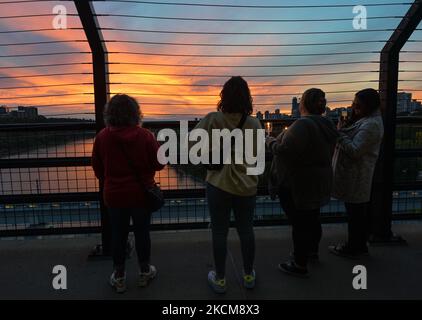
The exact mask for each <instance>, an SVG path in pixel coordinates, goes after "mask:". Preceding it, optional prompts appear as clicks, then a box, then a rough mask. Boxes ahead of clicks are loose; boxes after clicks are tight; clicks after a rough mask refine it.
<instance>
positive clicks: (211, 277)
mask: <svg viewBox="0 0 422 320" xmlns="http://www.w3.org/2000/svg"><path fill="white" fill-rule="evenodd" d="M208 284H209V285H210V287H211V289H212V290H213V291H214V292H215V293H225V292H226V290H227V286H226V279H225V278H224V279H218V278H217V273H216V272H215V271H214V270H212V271H210V272H208Z"/></svg>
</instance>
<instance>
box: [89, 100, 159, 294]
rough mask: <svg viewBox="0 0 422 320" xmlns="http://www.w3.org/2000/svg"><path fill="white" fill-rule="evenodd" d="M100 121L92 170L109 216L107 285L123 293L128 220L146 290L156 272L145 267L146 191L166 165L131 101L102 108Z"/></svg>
mask: <svg viewBox="0 0 422 320" xmlns="http://www.w3.org/2000/svg"><path fill="white" fill-rule="evenodd" d="M104 119H105V122H106V128H104V129H103V130H101V132H99V133H98V134H97V136H96V138H95V142H94V148H93V152H92V166H93V168H94V172H95V175H96V177H97V178H98V179H99V180H100V181H102V182H103V183H104V192H103V197H104V202H105V204H106V206H107V208H108V211H109V214H110V216H111V225H112V255H113V263H114V272H113V273H112V275H111V277H110V284H111V285H112V286H113V287H114V288H115V289H116V291H117V292H124V291H125V290H126V273H125V259H126V243H127V239H128V234H129V225H130V218H132V221H133V225H134V234H135V246H136V251H137V255H138V261H139V268H140V272H139V283H138V285H139V286H146V285H148V282H149V281H150V280H151V279H153V278H154V277H155V275H156V273H157V270H156V268H155V267H154V266H153V265H151V264H150V263H149V262H150V255H151V240H150V236H149V229H150V222H151V212H149V210H147V209H146V207H147V206H146V196H145V188H148V187H150V186H152V185H153V184H154V183H155V182H154V175H155V172H156V171H159V170H161V169H163V168H164V166H163V165H161V164H160V163H159V162H158V160H157V150H158V148H159V144H158V142H157V140H156V139H155V137H154V135H153V134H152V133H151V132H150V131H149V130H147V129H144V128H142V127H141V126H140V123H141V119H142V114H141V110H140V107H139V104H138V103H137V101H136V100H135V99H134V98H132V97H130V96H127V95H123V94H119V95H115V96H114V97H113V98H111V100H110V102H109V103H108V104H107V105H106V107H105V112H104ZM134 170H136V171H137V172H136V173H135V172H134ZM137 177H139V180H140V181H139V180H138V178H137Z"/></svg>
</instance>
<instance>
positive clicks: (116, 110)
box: [104, 94, 142, 127]
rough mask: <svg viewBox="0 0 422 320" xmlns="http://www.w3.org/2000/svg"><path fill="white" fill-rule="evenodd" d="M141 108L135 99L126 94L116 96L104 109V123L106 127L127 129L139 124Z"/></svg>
mask: <svg viewBox="0 0 422 320" xmlns="http://www.w3.org/2000/svg"><path fill="white" fill-rule="evenodd" d="M141 120H142V113H141V108H140V107H139V104H138V102H137V101H136V99H134V98H132V97H131V96H128V95H126V94H116V95H115V96H113V97H112V98H111V99H110V101H109V102H108V103H107V104H106V106H105V108H104V121H105V123H106V125H107V126H113V127H129V126H135V125H138V124H140V122H141Z"/></svg>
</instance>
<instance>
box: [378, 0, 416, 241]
mask: <svg viewBox="0 0 422 320" xmlns="http://www.w3.org/2000/svg"><path fill="white" fill-rule="evenodd" d="M421 18H422V0H416V1H415V2H414V3H413V4H412V6H411V7H410V9H409V11H408V12H407V13H406V15H405V16H404V17H403V19H402V21H401V22H400V24H399V25H398V27H397V28H396V30H395V31H394V33H393V34H392V35H391V37H390V39H389V40H388V42H387V43H386V44H385V46H384V48H383V49H382V51H381V58H380V78H379V79H380V81H379V92H380V96H381V108H382V111H383V120H384V142H383V147H382V150H381V155H380V161H379V163H378V168H377V170H376V173H375V176H374V188H373V197H372V210H371V213H372V223H371V229H372V230H371V233H372V238H371V240H372V242H386V243H389V242H397V241H402V239H401V238H400V237H395V236H394V235H393V233H392V230H391V222H392V207H393V187H394V153H395V139H396V111H397V90H398V77H399V55H400V51H401V49H402V47H403V46H404V44H405V43H406V41H407V40H408V39H409V37H410V36H411V35H412V33H413V31H414V30H415V29H416V27H417V26H418V24H419V22H420V21H421Z"/></svg>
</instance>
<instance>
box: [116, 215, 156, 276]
mask: <svg viewBox="0 0 422 320" xmlns="http://www.w3.org/2000/svg"><path fill="white" fill-rule="evenodd" d="M108 211H109V213H110V216H111V229H112V236H111V241H112V243H111V251H112V255H113V263H114V268H115V269H116V270H118V271H123V270H124V268H125V260H126V245H127V239H128V235H129V226H130V218H132V221H133V232H134V234H135V247H136V253H137V255H138V261H139V266H140V268H141V270H148V268H149V261H150V256H151V239H150V236H149V230H150V224H151V213H150V212H148V211H146V210H145V209H143V208H130V209H129V208H124V209H118V208H109V209H108Z"/></svg>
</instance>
